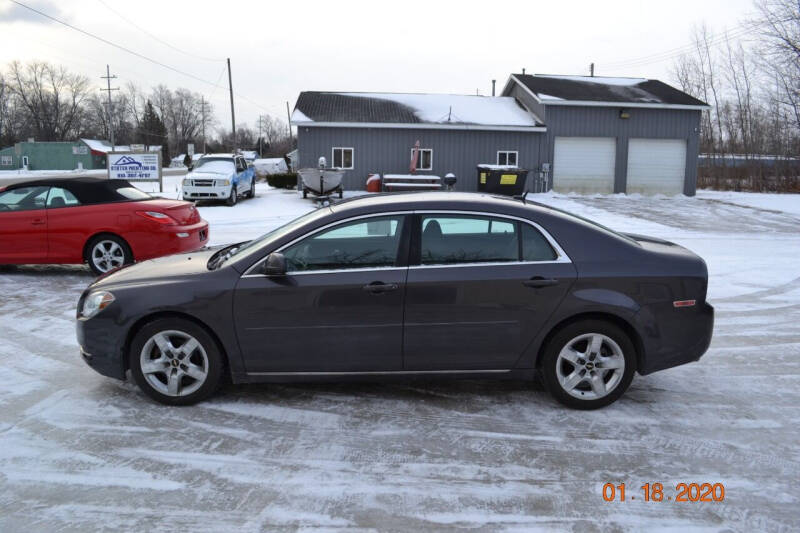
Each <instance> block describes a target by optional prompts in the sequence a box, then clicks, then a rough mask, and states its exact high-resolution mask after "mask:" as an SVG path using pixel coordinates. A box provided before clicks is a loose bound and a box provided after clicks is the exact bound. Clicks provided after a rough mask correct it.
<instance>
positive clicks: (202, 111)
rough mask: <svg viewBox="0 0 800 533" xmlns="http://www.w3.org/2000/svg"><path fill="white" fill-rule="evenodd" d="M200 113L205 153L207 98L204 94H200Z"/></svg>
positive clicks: (204, 151) (204, 150)
mask: <svg viewBox="0 0 800 533" xmlns="http://www.w3.org/2000/svg"><path fill="white" fill-rule="evenodd" d="M200 114H201V116H202V122H201V124H200V126H201V127H202V128H203V153H206V99H205V96H203V95H202V94H201V95H200Z"/></svg>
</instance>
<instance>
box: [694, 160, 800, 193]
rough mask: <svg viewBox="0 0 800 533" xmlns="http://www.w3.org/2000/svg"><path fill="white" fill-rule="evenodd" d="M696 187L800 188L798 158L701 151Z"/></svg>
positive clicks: (745, 188) (777, 189) (731, 188)
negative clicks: (703, 152)
mask: <svg viewBox="0 0 800 533" xmlns="http://www.w3.org/2000/svg"><path fill="white" fill-rule="evenodd" d="M697 188H698V189H716V190H722V191H754V192H800V158H797V157H782V156H773V155H759V154H700V157H699V158H698V164H697Z"/></svg>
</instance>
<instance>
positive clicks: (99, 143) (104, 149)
mask: <svg viewBox="0 0 800 533" xmlns="http://www.w3.org/2000/svg"><path fill="white" fill-rule="evenodd" d="M81 142H82V143H84V144H85V145H86V146H88V147H89V150H91V151H92V152H98V153H101V154H107V153H109V152H111V151H112V149H113V151H115V152H130V151H132V150H131V147H130V146H128V145H126V144H115V145H114V146H113V147H112V146H111V143H110V142H108V141H105V140H100V139H81ZM148 148H149V149H148V151H149V152H160V151H161V146H150V147H148Z"/></svg>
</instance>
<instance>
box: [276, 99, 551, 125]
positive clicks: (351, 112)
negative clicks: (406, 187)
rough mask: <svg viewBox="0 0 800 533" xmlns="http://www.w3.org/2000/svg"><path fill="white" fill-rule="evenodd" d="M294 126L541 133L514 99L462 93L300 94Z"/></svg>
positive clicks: (534, 118)
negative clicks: (524, 131) (527, 131)
mask: <svg viewBox="0 0 800 533" xmlns="http://www.w3.org/2000/svg"><path fill="white" fill-rule="evenodd" d="M291 121H292V124H293V125H295V126H306V125H314V126H350V127H353V126H356V127H395V128H397V127H407V128H441V129H489V130H530V131H541V130H543V124H542V123H541V121H539V120H538V119H537V118H536V117H535V116H533V115H532V114H530V113H528V112H527V111H526V110H525V109H524V108H523V107H521V106H520V105H519V104H518V103H517V102H516V100H515V99H514V98H512V97H488V96H473V95H461V94H407V93H338V92H317V91H305V92H302V93H300V96H299V98H298V99H297V104H296V105H295V109H294V113H292V117H291Z"/></svg>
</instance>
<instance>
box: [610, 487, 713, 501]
mask: <svg viewBox="0 0 800 533" xmlns="http://www.w3.org/2000/svg"><path fill="white" fill-rule="evenodd" d="M625 488H626V487H625V483H617V484H614V483H606V484H605V485H603V500H605V501H607V502H615V501H616V502H624V501H630V500H640V501H641V500H644V501H646V502H721V501H724V500H725V486H724V485H723V484H722V483H676V484H675V486H674V487H672V486H668V487H667V488H666V489H665V488H664V484H663V483H659V482H655V483H650V482H648V483H644V484H642V485H641V486H640V487H639V489H640V491H641V493H639V492H636V493H635V494H632V493H631V491H628V492H626V490H625Z"/></svg>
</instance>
